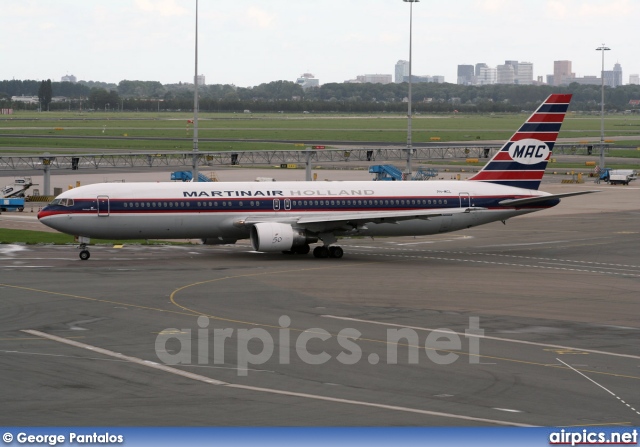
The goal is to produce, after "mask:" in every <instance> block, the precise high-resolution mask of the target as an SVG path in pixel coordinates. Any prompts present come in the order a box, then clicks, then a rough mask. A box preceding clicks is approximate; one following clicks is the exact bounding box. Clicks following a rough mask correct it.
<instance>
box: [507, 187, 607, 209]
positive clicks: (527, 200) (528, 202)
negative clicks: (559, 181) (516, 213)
mask: <svg viewBox="0 0 640 447" xmlns="http://www.w3.org/2000/svg"><path fill="white" fill-rule="evenodd" d="M594 192H600V191H598V190H593V191H579V192H565V193H562V194H550V195H548V196H538V197H525V198H524V199H506V200H502V201H500V202H498V204H499V205H502V206H520V205H531V204H534V203H540V202H546V201H548V200H553V199H561V198H563V197H571V196H579V195H582V194H591V193H594Z"/></svg>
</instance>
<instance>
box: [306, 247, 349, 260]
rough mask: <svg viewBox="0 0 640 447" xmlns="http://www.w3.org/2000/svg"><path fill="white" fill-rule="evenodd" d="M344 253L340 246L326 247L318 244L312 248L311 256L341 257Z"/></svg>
mask: <svg viewBox="0 0 640 447" xmlns="http://www.w3.org/2000/svg"><path fill="white" fill-rule="evenodd" d="M343 255H344V250H342V247H338V246H337V245H332V246H331V247H327V246H326V245H318V246H317V247H316V248H314V249H313V256H315V257H316V258H341V257H342V256H343Z"/></svg>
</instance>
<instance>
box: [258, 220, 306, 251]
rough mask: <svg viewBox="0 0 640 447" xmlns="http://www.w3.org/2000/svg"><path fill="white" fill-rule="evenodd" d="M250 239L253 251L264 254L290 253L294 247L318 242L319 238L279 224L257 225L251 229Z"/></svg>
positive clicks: (264, 223) (263, 223)
mask: <svg viewBox="0 0 640 447" xmlns="http://www.w3.org/2000/svg"><path fill="white" fill-rule="evenodd" d="M250 237H251V246H252V247H253V249H254V250H256V251H264V252H275V251H290V250H292V249H293V248H294V247H301V246H304V245H308V244H310V243H313V242H318V238H317V237H315V236H310V235H308V234H307V232H306V231H305V230H303V229H300V228H293V227H292V226H291V225H288V224H283V223H277V222H261V223H258V224H255V225H254V226H253V227H251V231H250ZM307 251H308V250H307Z"/></svg>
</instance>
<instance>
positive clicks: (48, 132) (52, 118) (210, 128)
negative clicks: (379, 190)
mask: <svg viewBox="0 0 640 447" xmlns="http://www.w3.org/2000/svg"><path fill="white" fill-rule="evenodd" d="M527 116H528V115H526V114H494V115H461V114H455V115H444V114H443V115H416V116H414V119H413V123H412V127H413V141H414V142H415V143H421V142H431V141H432V139H434V138H439V140H438V141H441V142H448V141H482V140H505V139H507V138H509V137H510V136H511V134H512V133H513V132H514V130H515V129H517V128H518V127H519V126H520V125H521V124H522V122H523V121H524V120H525V119H526V118H527ZM190 118H191V114H189V113H148V114H143V113H127V112H125V113H116V112H113V113H105V112H95V113H86V114H82V115H81V114H78V113H77V112H42V113H37V112H16V113H15V114H14V115H11V116H10V117H2V118H0V151H2V152H4V153H8V152H11V150H8V149H5V148H31V147H35V148H38V150H37V152H38V153H40V152H41V151H40V149H47V150H55V149H72V150H75V149H77V150H78V151H79V152H87V151H92V150H101V149H109V150H160V151H168V150H190V149H191V148H192V142H191V140H192V137H193V135H192V127H193V126H192V125H191V124H188V123H187V120H188V119H190ZM406 127H407V120H406V116H405V115H402V114H376V115H346V114H322V115H316V114H309V115H302V114H276V113H274V114H213V113H201V115H200V119H199V125H198V128H199V133H198V136H199V138H200V144H199V147H200V149H201V150H207V151H209V150H211V151H225V150H264V149H270V150H275V149H279V150H280V149H294V148H295V146H294V143H296V142H298V141H331V140H335V141H349V142H369V143H375V142H380V143H398V144H402V143H403V142H405V141H406ZM599 135H600V118H599V117H598V116H591V115H580V114H570V115H569V116H568V117H567V119H566V120H565V123H564V125H563V127H562V131H561V132H560V137H561V138H563V137H564V138H575V139H576V141H580V138H586V137H597V136H599ZM48 136H55V138H46V137H48ZM613 136H627V137H637V139H636V138H634V139H633V140H632V141H625V142H624V145H625V146H640V116H636V115H622V114H620V115H608V116H607V117H606V118H605V138H607V137H613ZM43 137H44V138H43ZM65 137H73V138H65ZM78 137H79V138H78ZM85 137H86V138H85ZM114 138H117V139H114ZM139 138H153V140H141V139H139ZM207 138H212V139H214V138H216V139H233V140H245V141H224V142H211V141H204V140H206V139H207ZM246 140H256V141H246ZM264 140H283V141H287V142H290V143H270V142H263V141H264ZM14 152H15V151H14ZM21 152H22V151H21Z"/></svg>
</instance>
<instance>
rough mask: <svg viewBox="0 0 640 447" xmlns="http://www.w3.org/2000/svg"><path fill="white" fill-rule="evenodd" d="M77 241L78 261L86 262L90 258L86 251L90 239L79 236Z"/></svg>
mask: <svg viewBox="0 0 640 447" xmlns="http://www.w3.org/2000/svg"><path fill="white" fill-rule="evenodd" d="M78 241H79V242H80V245H78V248H79V249H80V259H81V260H82V261H86V260H87V259H89V258H90V257H91V253H89V250H88V249H87V244H88V243H89V242H90V241H91V239H89V238H88V237H83V236H80V237H78Z"/></svg>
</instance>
